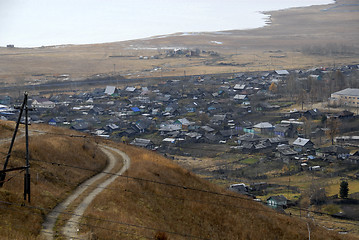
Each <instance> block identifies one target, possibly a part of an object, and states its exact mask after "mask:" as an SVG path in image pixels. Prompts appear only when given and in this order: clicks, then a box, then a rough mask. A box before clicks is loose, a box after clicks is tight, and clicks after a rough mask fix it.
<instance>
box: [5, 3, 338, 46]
mask: <svg viewBox="0 0 359 240" xmlns="http://www.w3.org/2000/svg"><path fill="white" fill-rule="evenodd" d="M331 2H333V1H331V0H256V1H253V0H147V1H146V0H0V46H5V45H7V44H15V46H19V47H35V46H42V45H58V44H83V43H101V42H113V41H122V40H130V39H137V38H144V37H150V36H155V35H163V34H171V33H175V32H201V31H220V30H232V29H245V28H255V27H260V26H262V25H263V23H264V21H263V18H264V17H265V16H263V15H261V14H259V11H266V10H275V9H282V8H288V7H295V6H306V5H317V4H326V3H331Z"/></svg>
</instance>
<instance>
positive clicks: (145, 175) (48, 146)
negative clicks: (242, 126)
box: [0, 122, 355, 240]
mask: <svg viewBox="0 0 359 240" xmlns="http://www.w3.org/2000/svg"><path fill="white" fill-rule="evenodd" d="M4 125H6V126H7V127H5V128H10V129H11V127H13V125H14V124H13V123H10V122H5V123H4V122H0V126H4ZM1 128H3V127H1ZM30 130H31V138H30V141H31V143H30V154H31V156H30V160H31V169H30V170H31V174H32V181H31V187H32V193H31V197H32V200H31V204H28V203H27V202H24V201H23V200H22V184H23V175H22V174H21V173H18V172H13V173H11V174H8V176H7V179H9V178H10V180H9V181H7V182H6V183H5V184H4V187H3V188H1V189H0V208H1V211H0V217H1V219H2V224H1V227H0V236H1V238H2V239H41V238H40V237H39V233H40V230H41V223H42V221H43V220H44V216H45V214H47V213H48V211H49V210H50V209H52V208H54V207H55V205H56V204H58V203H59V202H61V201H63V200H64V199H65V198H66V196H68V195H69V194H70V193H71V192H72V191H73V190H74V189H75V188H76V186H77V185H79V183H81V182H83V181H84V180H85V179H87V178H89V177H91V175H93V174H94V173H96V172H98V171H101V170H102V169H103V168H104V165H105V162H106V157H105V155H104V154H103V153H102V152H101V150H99V148H98V144H99V143H101V144H105V145H107V146H111V147H115V148H118V149H120V150H122V151H123V152H125V153H126V154H127V155H129V156H130V158H131V166H130V169H129V170H128V172H126V173H125V174H124V175H122V176H119V177H118V178H117V179H116V181H115V182H114V183H112V184H111V185H110V186H108V187H106V188H105V189H104V191H103V192H102V193H101V194H100V195H98V196H97V197H96V198H95V200H94V201H93V202H92V204H91V205H90V207H89V208H88V209H87V211H86V212H85V216H84V217H83V218H82V220H81V225H82V227H81V228H80V229H79V236H78V237H80V239H154V237H155V235H157V237H158V238H157V239H228V240H229V239H307V238H308V229H309V231H310V234H311V239H326V240H327V239H338V240H339V239H355V238H354V237H353V238H352V237H350V236H345V237H343V236H340V235H337V234H336V233H335V232H331V231H328V230H326V229H324V228H322V227H320V226H318V225H317V224H316V223H315V222H313V221H311V220H310V219H307V218H302V219H299V218H298V217H296V216H294V215H293V216H289V215H284V214H281V213H278V212H277V211H275V210H272V209H270V208H268V207H267V206H264V205H262V204H261V203H257V202H254V201H253V200H252V199H250V198H247V197H245V196H243V195H239V194H234V193H232V192H228V191H226V190H225V189H222V188H220V187H219V186H216V185H214V184H212V183H209V182H207V181H205V180H203V179H201V178H199V177H197V176H195V175H194V174H193V173H191V172H189V171H187V170H185V169H183V168H181V167H179V166H178V165H176V164H175V163H173V162H172V161H171V160H170V159H167V158H165V157H163V156H161V155H159V154H157V153H155V152H151V151H147V150H144V149H139V148H135V147H132V146H129V145H123V144H118V143H114V142H109V141H104V140H99V139H94V138H92V137H90V136H85V135H82V134H80V133H76V132H73V131H69V130H63V129H58V128H52V127H48V126H44V125H36V124H34V125H31V126H30ZM20 137H21V136H20ZM1 139H4V138H3V137H1ZM7 146H8V145H7V144H6V143H2V144H1V145H0V157H1V162H0V163H1V164H2V163H3V159H4V157H5V155H6V149H7ZM24 149H25V144H24V140H23V139H20V140H19V141H17V142H16V146H15V149H14V152H13V156H12V158H11V164H10V165H9V166H10V167H16V166H22V164H23V161H24V160H23V156H24ZM70 166H77V168H74V167H70ZM85 169H92V171H88V170H85Z"/></svg>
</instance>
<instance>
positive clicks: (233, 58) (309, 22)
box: [0, 0, 359, 85]
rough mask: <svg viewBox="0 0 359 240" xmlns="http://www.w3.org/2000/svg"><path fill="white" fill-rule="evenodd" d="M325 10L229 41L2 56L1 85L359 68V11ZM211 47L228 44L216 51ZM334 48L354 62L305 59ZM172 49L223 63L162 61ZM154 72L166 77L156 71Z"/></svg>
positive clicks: (276, 15) (198, 39)
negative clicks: (102, 76) (311, 51)
mask: <svg viewBox="0 0 359 240" xmlns="http://www.w3.org/2000/svg"><path fill="white" fill-rule="evenodd" d="M353 1H354V2H355V0H338V1H336V3H335V4H336V5H341V4H350V3H353ZM328 7H330V6H312V7H309V8H296V9H290V10H285V11H276V12H271V13H270V14H271V20H272V24H270V25H269V26H266V27H263V28H258V29H252V30H243V31H236V30H233V31H227V32H226V34H218V33H201V34H196V35H188V36H180V35H171V36H169V37H166V38H153V39H141V40H134V41H125V42H115V43H107V44H93V45H74V46H57V47H45V48H35V49H16V48H15V49H7V48H0V65H1V66H2V68H1V69H0V78H2V79H4V81H3V82H2V83H3V84H4V85H6V84H24V83H25V82H31V81H32V82H33V81H34V80H35V79H37V80H38V79H40V80H43V81H46V80H45V79H51V78H52V77H53V76H56V75H59V74H70V76H71V77H72V78H73V79H79V78H80V79H81V78H85V77H88V76H92V75H94V74H98V73H106V74H113V71H114V64H115V65H116V69H115V70H116V73H119V74H121V75H123V76H126V77H128V78H135V77H159V76H182V75H183V74H184V71H185V72H186V74H187V75H193V74H210V73H224V72H226V73H228V72H247V71H268V70H274V69H293V68H295V69H300V68H304V69H305V68H312V67H314V66H317V67H320V66H333V64H335V65H336V66H338V65H345V64H357V63H358V52H356V53H355V51H357V50H355V49H356V48H358V47H359V46H358V38H359V31H358V24H357V23H358V21H359V14H357V11H322V10H323V9H325V8H328ZM344 10H348V9H344ZM350 10H352V9H350ZM298 23H300V24H298ZM214 40H215V41H217V42H222V43H223V44H221V45H219V44H214V43H213V42H212V41H214ZM331 44H337V45H339V46H347V47H349V48H353V51H352V53H350V54H348V53H346V54H322V55H306V54H303V53H302V51H301V50H302V48H303V47H315V46H319V47H320V48H330V46H331ZM168 47H171V48H178V47H182V48H189V49H195V48H199V49H201V50H206V51H216V52H218V53H220V57H212V56H208V55H205V54H202V55H203V56H202V57H193V58H186V57H179V58H163V57H162V56H164V55H165V49H161V48H168ZM157 54H162V56H161V58H160V59H148V60H140V59H139V56H153V55H157ZM111 56H117V57H111ZM222 63H224V64H225V65H223V64H222ZM226 64H227V65H226ZM228 64H229V65H228ZM155 68H157V69H158V68H161V70H157V71H156V70H154V69H155ZM41 74H43V75H41ZM128 74H131V75H128ZM54 79H56V78H54ZM54 79H53V80H54Z"/></svg>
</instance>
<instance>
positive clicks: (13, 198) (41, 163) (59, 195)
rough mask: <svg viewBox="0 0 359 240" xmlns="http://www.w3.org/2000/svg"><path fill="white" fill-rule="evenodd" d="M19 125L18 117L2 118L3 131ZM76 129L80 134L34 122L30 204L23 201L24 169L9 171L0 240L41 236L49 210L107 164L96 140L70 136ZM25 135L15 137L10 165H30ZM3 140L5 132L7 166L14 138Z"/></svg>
mask: <svg viewBox="0 0 359 240" xmlns="http://www.w3.org/2000/svg"><path fill="white" fill-rule="evenodd" d="M4 126H5V127H4ZM14 126H15V124H14V123H13V122H3V121H0V129H1V130H2V129H4V128H5V129H11V128H14ZM21 129H23V127H20V130H21ZM21 131H22V132H23V130H21ZM9 132H10V130H9ZM43 132H46V134H45V133H43ZM11 134H12V132H11ZM71 134H78V133H76V132H73V131H65V130H63V129H55V128H51V127H48V126H41V125H31V126H30V145H29V148H30V149H29V151H30V165H31V168H30V174H31V204H28V203H27V202H25V201H24V200H23V182H24V179H23V173H22V172H20V171H14V172H9V173H7V176H6V180H8V181H7V182H5V183H4V186H3V187H2V188H0V208H1V211H0V218H1V219H2V221H3V223H2V224H1V227H0V236H1V239H35V238H37V237H36V236H37V235H38V234H39V232H40V230H41V223H42V221H43V217H44V214H46V213H47V212H48V210H47V209H52V208H54V207H55V206H56V204H58V203H59V202H61V201H63V199H64V198H65V197H66V196H67V195H68V194H69V193H70V192H72V191H73V190H74V189H75V188H76V186H77V185H79V184H80V183H81V182H83V181H84V180H86V179H87V178H89V177H90V176H92V175H93V174H94V173H95V172H96V171H101V170H102V169H103V168H104V166H105V164H106V158H105V156H104V154H103V153H102V152H101V151H99V150H97V146H96V143H95V142H93V141H89V140H88V139H87V138H75V137H70V135H71ZM7 135H9V134H6V135H5V136H7ZM21 135H22V133H21V132H20V133H18V136H19V138H17V140H16V142H15V145H14V148H13V153H12V156H11V158H10V161H9V165H8V168H12V167H19V166H24V165H25V160H24V159H25V141H24V138H23V137H22V136H21ZM1 140H4V137H3V131H1V136H0V159H1V160H0V165H1V169H2V168H3V164H4V159H5V156H6V153H7V151H8V147H9V144H10V143H9V142H8V141H7V142H1ZM52 163H57V164H52ZM58 164H61V166H59V165H58ZM62 165H74V166H80V167H82V168H89V169H93V170H94V171H88V170H82V169H78V168H77V169H76V168H65V167H63V166H62ZM8 203H12V205H9V204H8ZM23 203H25V204H28V207H20V205H21V204H23Z"/></svg>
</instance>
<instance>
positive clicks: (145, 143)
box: [130, 138, 155, 149]
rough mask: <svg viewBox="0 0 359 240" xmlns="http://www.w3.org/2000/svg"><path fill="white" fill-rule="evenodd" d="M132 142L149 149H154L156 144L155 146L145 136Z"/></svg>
mask: <svg viewBox="0 0 359 240" xmlns="http://www.w3.org/2000/svg"><path fill="white" fill-rule="evenodd" d="M130 144H131V145H134V146H137V147H143V148H147V149H154V146H155V145H154V143H153V142H152V141H151V140H149V139H144V138H135V139H134V140H133V141H132V142H131V143H130Z"/></svg>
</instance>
